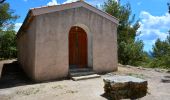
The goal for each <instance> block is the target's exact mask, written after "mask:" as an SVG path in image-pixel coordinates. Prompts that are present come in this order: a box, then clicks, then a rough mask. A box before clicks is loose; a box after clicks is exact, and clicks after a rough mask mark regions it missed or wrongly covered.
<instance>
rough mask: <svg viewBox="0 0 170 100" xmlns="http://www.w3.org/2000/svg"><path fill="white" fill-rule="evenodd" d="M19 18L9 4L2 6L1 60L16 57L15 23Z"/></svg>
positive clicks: (0, 10) (0, 19)
mask: <svg viewBox="0 0 170 100" xmlns="http://www.w3.org/2000/svg"><path fill="white" fill-rule="evenodd" d="M17 18H18V16H16V15H14V11H13V10H11V9H10V5H9V4H8V3H2V4H0V58H5V59H7V58H14V57H16V40H15V33H16V32H15V31H14V21H15V20H16V19H17Z"/></svg>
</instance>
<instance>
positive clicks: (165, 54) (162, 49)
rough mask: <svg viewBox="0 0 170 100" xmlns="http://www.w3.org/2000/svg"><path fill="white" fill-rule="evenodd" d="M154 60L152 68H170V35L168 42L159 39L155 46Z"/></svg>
mask: <svg viewBox="0 0 170 100" xmlns="http://www.w3.org/2000/svg"><path fill="white" fill-rule="evenodd" d="M152 55H153V57H154V59H153V61H152V62H151V64H150V66H151V67H161V68H170V34H169V36H167V38H166V40H164V41H161V40H160V39H157V41H156V42H155V45H154V46H153V53H152Z"/></svg>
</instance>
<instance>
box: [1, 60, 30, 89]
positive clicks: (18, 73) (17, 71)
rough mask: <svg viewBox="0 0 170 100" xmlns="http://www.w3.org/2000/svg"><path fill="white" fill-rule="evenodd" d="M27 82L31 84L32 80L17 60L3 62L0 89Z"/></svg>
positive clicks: (26, 83)
mask: <svg viewBox="0 0 170 100" xmlns="http://www.w3.org/2000/svg"><path fill="white" fill-rule="evenodd" d="M29 84H33V81H31V80H30V79H29V78H28V77H27V75H26V74H25V73H24V71H23V70H22V68H21V67H20V66H19V65H18V63H17V61H14V62H12V63H5V64H4V65H3V69H2V74H1V78H0V89H3V88H10V87H16V86H22V85H29Z"/></svg>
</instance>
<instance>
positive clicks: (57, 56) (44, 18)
mask: <svg viewBox="0 0 170 100" xmlns="http://www.w3.org/2000/svg"><path fill="white" fill-rule="evenodd" d="M36 21H37V26H36V51H35V79H36V80H49V79H57V78H62V77H66V76H67V74H68V71H69V54H68V50H69V48H68V34H69V30H70V29H71V27H72V26H74V25H80V27H81V25H84V26H87V27H88V30H89V32H87V35H88V54H89V55H88V59H89V60H90V62H89V61H88V65H89V66H90V67H93V69H94V70H95V71H96V72H99V73H101V72H111V71H114V70H116V69H117V38H116V31H117V30H116V27H117V26H116V24H114V23H113V22H111V21H109V20H108V19H105V18H103V17H101V16H99V15H98V14H96V13H93V12H91V11H89V10H88V9H85V8H82V7H81V8H75V9H69V10H64V11H60V12H54V13H50V14H43V15H39V16H37V17H36ZM82 28H83V27H82ZM90 40H91V41H90ZM89 47H90V48H91V50H90V48H89Z"/></svg>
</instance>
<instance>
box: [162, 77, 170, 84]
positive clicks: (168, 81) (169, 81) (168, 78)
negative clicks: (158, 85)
mask: <svg viewBox="0 0 170 100" xmlns="http://www.w3.org/2000/svg"><path fill="white" fill-rule="evenodd" d="M162 82H164V83H170V76H164V77H163V78H162Z"/></svg>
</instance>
